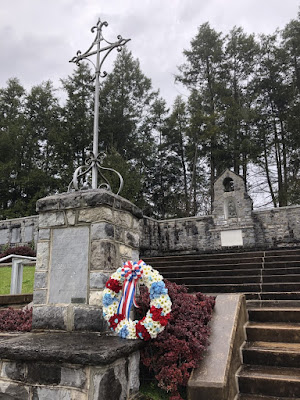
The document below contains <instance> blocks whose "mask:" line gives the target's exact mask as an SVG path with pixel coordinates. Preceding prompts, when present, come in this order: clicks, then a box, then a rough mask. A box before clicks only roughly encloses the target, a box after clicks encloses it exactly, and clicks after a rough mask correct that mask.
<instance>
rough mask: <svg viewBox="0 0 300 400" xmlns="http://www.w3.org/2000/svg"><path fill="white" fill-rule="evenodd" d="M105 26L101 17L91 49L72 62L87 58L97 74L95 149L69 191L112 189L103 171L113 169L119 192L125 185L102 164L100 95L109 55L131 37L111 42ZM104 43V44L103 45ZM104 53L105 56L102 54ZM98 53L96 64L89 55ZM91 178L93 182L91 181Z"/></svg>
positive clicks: (79, 168)
mask: <svg viewBox="0 0 300 400" xmlns="http://www.w3.org/2000/svg"><path fill="white" fill-rule="evenodd" d="M103 26H108V23H107V22H106V21H104V22H101V20H100V18H99V19H98V22H97V24H96V25H95V26H93V27H92V29H91V31H92V33H94V32H95V31H96V36H95V39H94V41H93V43H92V45H91V46H90V47H89V49H88V50H87V51H86V52H84V53H83V54H82V52H81V51H80V50H78V51H77V54H76V56H75V57H73V58H72V59H71V60H70V62H73V63H75V64H76V65H79V63H80V61H82V60H87V61H89V62H91V63H92V64H93V66H94V68H95V75H94V77H93V79H94V81H95V105H94V129H93V151H92V152H90V153H89V154H88V158H87V160H86V165H84V166H79V167H78V168H77V169H76V170H75V172H74V174H73V179H72V181H71V183H70V185H69V191H70V190H72V188H73V189H75V190H79V189H97V188H98V187H99V188H106V189H108V190H111V186H110V183H109V181H108V180H107V178H106V177H105V176H104V174H103V171H105V170H106V171H111V172H114V173H116V174H117V175H118V177H119V181H120V184H119V190H118V192H117V194H119V193H120V191H121V190H122V187H123V178H122V176H121V174H120V173H119V172H117V171H116V170H114V169H112V168H105V167H103V166H102V165H101V164H102V157H101V154H99V149H98V147H99V146H98V143H99V95H100V77H102V78H104V77H105V76H106V75H107V72H106V71H103V73H102V74H101V68H102V65H103V63H104V61H105V60H106V58H107V56H108V55H109V54H110V52H111V51H112V50H113V49H117V51H121V50H122V48H123V46H124V45H125V44H126V43H127V42H129V40H130V39H123V38H122V36H121V35H119V36H117V39H118V40H117V41H116V42H109V41H108V40H106V39H104V37H103V34H102V28H103ZM102 44H104V45H103V46H101V45H102ZM101 53H103V54H104V55H103V57H102V58H101V57H100V55H101ZM93 55H96V64H95V63H94V62H93V61H92V60H90V59H89V57H91V56H93ZM98 173H99V175H100V176H101V178H102V182H101V183H100V185H99V186H98ZM90 178H91V179H90ZM90 180H91V182H90Z"/></svg>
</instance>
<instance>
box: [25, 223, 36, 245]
mask: <svg viewBox="0 0 300 400" xmlns="http://www.w3.org/2000/svg"><path fill="white" fill-rule="evenodd" d="M33 239H34V225H33V224H32V225H29V226H24V230H23V241H24V243H30V242H32V241H33Z"/></svg>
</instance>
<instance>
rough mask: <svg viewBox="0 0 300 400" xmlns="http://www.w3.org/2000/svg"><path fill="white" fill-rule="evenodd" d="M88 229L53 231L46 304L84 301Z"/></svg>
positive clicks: (86, 275) (76, 228) (86, 276)
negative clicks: (82, 299)
mask: <svg viewBox="0 0 300 400" xmlns="http://www.w3.org/2000/svg"><path fill="white" fill-rule="evenodd" d="M88 255H89V228H88V227H87V226H82V227H71V228H64V229H53V246H52V251H51V269H50V287H49V303H56V304H57V303H67V304H70V303H71V302H72V298H84V299H85V301H86V298H87V280H88Z"/></svg>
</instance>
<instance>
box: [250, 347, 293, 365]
mask: <svg viewBox="0 0 300 400" xmlns="http://www.w3.org/2000/svg"><path fill="white" fill-rule="evenodd" d="M242 353H243V362H244V364H249V365H250V364H253V365H268V366H273V367H285V368H297V367H299V366H300V343H280V342H253V343H252V342H247V343H245V345H244V347H243V349H242Z"/></svg>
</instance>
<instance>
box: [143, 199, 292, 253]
mask: <svg viewBox="0 0 300 400" xmlns="http://www.w3.org/2000/svg"><path fill="white" fill-rule="evenodd" d="M251 218H252V226H253V229H251V231H250V230H249V227H248V225H247V224H246V223H244V221H243V220H239V219H238V218H237V219H236V221H235V227H238V228H239V229H241V230H242V233H243V239H244V246H243V247H241V248H244V249H251V248H282V247H296V246H300V206H290V207H281V208H275V209H271V210H262V211H252V214H251ZM140 224H141V247H140V252H141V254H142V255H143V256H156V255H163V254H185V253H189V254H192V253H199V252H209V251H217V250H220V251H221V250H222V251H224V250H227V249H228V248H226V247H222V246H221V240H220V235H221V232H222V231H224V230H226V229H230V228H231V227H232V225H228V226H227V225H226V224H224V225H221V224H216V223H215V218H214V217H213V216H204V217H190V218H180V219H172V220H163V221H158V220H154V219H152V218H145V217H144V218H143V220H142V221H141V222H140ZM235 248H237V247H235Z"/></svg>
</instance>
